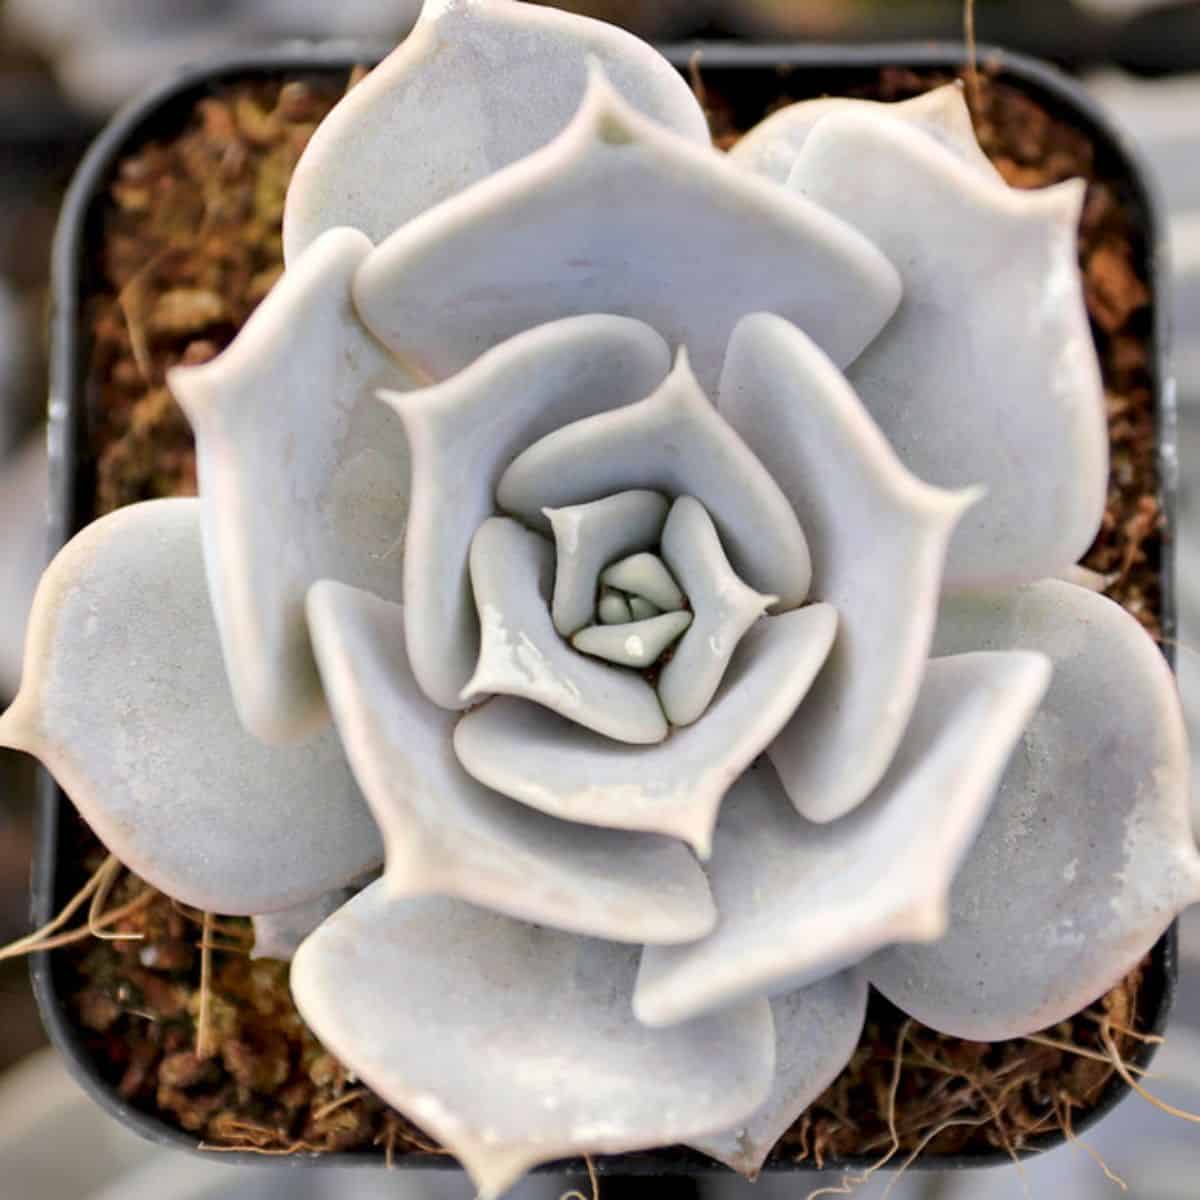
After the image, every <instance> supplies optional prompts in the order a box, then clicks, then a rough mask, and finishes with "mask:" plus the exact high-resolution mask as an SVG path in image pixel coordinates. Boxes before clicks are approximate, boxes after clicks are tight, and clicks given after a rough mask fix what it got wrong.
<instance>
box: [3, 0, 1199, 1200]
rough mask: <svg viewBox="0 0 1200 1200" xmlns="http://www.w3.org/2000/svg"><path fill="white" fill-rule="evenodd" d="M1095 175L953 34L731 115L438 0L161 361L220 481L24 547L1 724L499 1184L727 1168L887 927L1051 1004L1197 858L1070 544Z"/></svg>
mask: <svg viewBox="0 0 1200 1200" xmlns="http://www.w3.org/2000/svg"><path fill="white" fill-rule="evenodd" d="M1082 193H1083V185H1082V184H1081V183H1079V182H1072V183H1069V184H1066V185H1062V186H1059V187H1054V188H1050V189H1048V190H1046V191H1043V192H1035V193H1021V192H1017V191H1013V190H1010V189H1009V188H1008V187H1007V186H1006V185H1005V184H1004V183H1003V182H1002V181H1001V180H1000V178H999V177H998V175H997V174H996V173H995V172H994V171H993V169H992V168H991V167H990V165H989V164H988V162H987V160H986V158H985V157H984V156H983V154H982V152H981V151H980V149H979V147H978V145H977V144H976V143H975V141H974V138H973V134H972V131H971V124H970V118H969V114H968V112H967V109H966V106H965V104H964V102H963V99H962V97H961V95H960V93H959V91H958V90H957V89H956V88H954V87H948V88H943V89H940V90H938V91H935V92H932V93H930V94H928V95H926V96H923V97H921V98H919V99H917V100H913V101H910V102H906V103H902V104H895V105H882V104H874V103H867V102H861V101H847V100H836V99H831V100H822V101H816V102H811V103H803V104H797V105H795V106H793V107H790V108H787V109H784V110H782V111H780V112H778V113H776V114H775V115H773V116H772V117H771V118H769V119H768V120H767V121H765V122H764V123H763V124H762V125H761V126H760V127H758V128H757V129H755V130H753V131H752V132H751V133H750V134H749V135H747V137H746V138H744V139H743V140H742V141H741V142H740V143H739V145H738V146H737V147H736V148H735V150H734V151H733V152H732V154H730V155H729V156H725V155H722V154H720V153H718V152H717V151H716V150H714V149H713V148H712V146H711V144H710V142H709V137H708V132H707V128H706V124H705V119H704V115H703V113H702V111H701V109H700V108H699V106H698V105H697V103H696V101H695V99H694V98H693V96H692V94H691V92H690V91H689V90H688V88H687V87H686V86H685V84H684V83H683V82H682V80H681V79H680V77H679V76H678V75H677V74H676V73H675V71H674V70H673V69H672V68H671V67H670V65H669V64H668V63H667V62H666V61H665V60H663V59H661V58H660V57H659V56H658V55H657V54H656V52H654V51H653V50H652V49H650V48H649V47H648V46H646V45H644V44H642V43H640V42H638V41H636V40H635V39H634V38H632V37H631V36H630V35H628V34H625V33H622V32H620V31H618V30H616V29H613V28H610V27H608V26H605V25H602V24H598V23H596V22H593V21H589V20H586V19H583V18H577V17H573V16H569V15H566V14H563V13H559V12H555V11H553V10H550V9H540V8H533V7H529V6H525V5H518V4H512V3H507V2H504V0H430V3H428V4H427V5H426V7H425V10H424V12H423V14H422V16H421V19H420V21H419V22H418V24H417V27H416V29H415V31H414V33H413V34H412V35H411V37H410V38H409V39H408V40H407V41H405V42H404V43H403V44H402V45H401V46H400V47H399V49H398V50H396V52H395V53H394V54H393V55H392V56H391V57H390V58H388V59H387V60H385V61H384V63H383V64H382V65H381V66H379V67H378V68H377V69H376V70H375V71H374V72H373V73H372V74H371V75H369V76H368V77H367V79H366V80H365V81H364V82H362V83H361V84H359V85H358V86H357V87H356V88H355V89H354V90H353V91H351V92H350V93H349V94H348V95H347V97H346V98H345V99H344V100H343V101H342V102H341V103H340V104H339V106H338V107H337V108H335V109H334V111H333V112H332V114H331V115H330V116H329V117H328V118H327V120H326V121H325V122H324V123H323V124H322V126H321V127H320V128H319V129H318V131H317V133H316V134H315V136H314V138H313V140H312V142H311V143H310V145H309V147H308V149H307V151H306V152H305V155H304V157H303V159H302V160H301V162H300V164H299V167H298V169H297V171H296V174H295V177H294V180H293V183H292V186H291V190H290V191H289V194H288V199H287V207H286V212H285V216H284V244H285V251H286V256H287V269H286V272H285V274H284V276H283V278H282V280H281V282H280V283H279V284H278V285H277V287H276V288H275V290H274V291H273V292H272V293H271V294H270V295H269V296H268V297H267V299H266V300H265V301H264V302H263V304H262V305H261V307H260V308H259V309H258V311H256V312H255V314H254V315H253V317H252V318H251V320H250V321H249V323H248V324H247V325H246V327H245V328H244V330H243V331H242V332H241V334H240V335H239V336H238V338H237V339H236V341H235V342H234V343H233V345H232V346H231V347H230V348H229V349H228V350H227V351H226V352H225V353H224V354H222V355H221V356H220V357H218V358H217V359H215V360H214V361H212V362H210V363H207V364H205V365H203V366H199V367H190V368H180V369H177V370H176V371H175V372H174V374H173V375H172V377H171V379H170V384H171V387H172V388H173V389H174V391H175V394H176V395H177V396H178V398H179V399H180V401H181V403H182V404H183V406H184V408H185V410H186V411H187V413H188V415H189V417H190V419H191V421H192V424H193V426H194V428H195V432H196V438H197V452H198V467H199V481H200V495H199V498H198V499H194V500H192V499H185V500H166V501H152V502H148V503H144V504H138V505H134V506H131V507H129V508H126V509H123V510H120V511H118V512H116V513H114V514H112V515H110V516H108V517H106V518H104V519H102V520H100V521H97V522H95V523H94V524H92V525H90V526H88V527H87V528H86V529H85V530H84V531H83V532H82V533H81V534H79V535H78V536H77V537H76V538H75V539H74V540H73V541H72V542H71V543H70V544H69V545H68V546H67V547H66V548H65V549H64V550H63V551H62V552H61V553H60V554H59V555H58V557H57V558H56V560H55V561H54V563H53V564H52V565H51V567H50V568H49V569H48V571H47V573H46V575H45V577H44V579H43V582H42V584H41V588H40V590H39V593H38V598H37V602H36V608H35V614H34V617H33V620H32V625H31V633H30V641H29V646H28V653H27V659H26V674H25V678H24V681H23V686H22V689H21V692H20V695H19V697H18V699H17V701H16V703H15V704H14V706H13V708H12V709H11V710H10V711H9V712H8V713H7V714H5V716H4V717H3V718H2V719H0V741H3V742H4V743H5V744H8V745H12V746H17V747H20V748H23V749H26V750H29V751H31V752H33V753H35V754H37V755H38V756H39V757H41V758H42V759H43V761H44V762H46V764H47V765H48V766H49V767H50V768H51V770H52V771H53V772H54V773H55V775H56V777H57V778H58V779H59V780H60V782H61V783H62V784H63V786H64V787H65V789H66V791H67V792H68V793H69V795H70V796H71V798H72V799H73V800H74V802H75V804H76V805H77V806H78V807H79V809H80V810H81V812H82V813H83V815H84V816H85V817H86V819H87V820H88V821H89V823H90V824H91V825H92V826H93V828H94V829H95V830H96V832H97V833H98V835H99V836H100V837H101V839H102V840H103V841H104V842H105V843H106V844H107V845H108V846H109V847H110V849H111V850H112V851H113V852H115V853H116V854H117V855H118V856H119V857H120V858H121V859H122V861H124V862H125V863H126V864H127V865H129V866H130V867H131V868H132V869H134V870H135V871H137V872H138V873H139V874H141V875H142V876H144V877H145V878H146V879H148V880H149V881H151V882H152V883H154V884H155V885H157V886H158V887H160V888H162V889H163V890H165V891H166V892H168V893H170V894H171V895H174V896H176V897H178V898H180V899H181V900H184V901H187V902H189V903H191V904H194V905H197V906H199V907H202V908H204V909H207V910H212V911H219V912H222V913H227V914H251V915H255V916H256V918H257V919H259V925H260V934H261V936H263V937H264V938H267V937H269V938H270V946H271V948H272V949H275V950H281V949H282V948H283V947H285V946H286V944H287V943H288V942H289V941H300V940H301V939H302V941H301V944H300V946H299V949H298V951H297V952H296V955H295V958H294V961H293V966H292V987H293V992H294V995H295V998H296V1001H297V1003H298V1005H299V1007H300V1009H301V1011H302V1013H303V1014H304V1016H305V1017H306V1019H307V1021H308V1022H309V1023H310V1025H311V1026H312V1028H313V1029H314V1031H315V1032H316V1033H317V1035H318V1036H319V1037H320V1038H321V1039H322V1040H323V1041H324V1042H325V1044H326V1045H327V1046H328V1047H329V1049H330V1050H331V1051H332V1052H333V1053H334V1054H336V1055H337V1056H338V1057H340V1058H341V1059H342V1060H343V1061H344V1062H345V1063H346V1064H347V1065H348V1066H349V1067H350V1068H351V1069H352V1070H353V1071H354V1072H355V1073H356V1074H357V1075H359V1076H360V1077H361V1078H363V1079H364V1080H366V1081H367V1082H368V1083H370V1084H371V1085H372V1087H374V1088H375V1089H376V1090H377V1091H378V1092H379V1093H380V1094H381V1095H382V1096H383V1097H384V1098H386V1099H387V1100H388V1101H389V1102H390V1103H391V1104H393V1105H395V1106H396V1107H397V1108H398V1109H399V1110H400V1111H402V1112H403V1113H405V1114H406V1115H407V1116H408V1117H410V1118H411V1119H412V1120H413V1121H415V1122H417V1123H418V1124H420V1125H422V1126H423V1127H424V1128H425V1129H427V1130H428V1131H429V1132H430V1133H431V1134H433V1135H434V1136H436V1137H437V1138H439V1139H440V1140H441V1141H442V1142H443V1144H445V1145H446V1146H447V1147H448V1148H449V1149H450V1150H452V1151H453V1152H454V1153H455V1154H456V1155H458V1156H459V1158H460V1159H461V1160H462V1161H463V1163H464V1164H465V1166H466V1167H467V1169H468V1170H469V1172H470V1173H471V1175H472V1176H473V1178H474V1179H475V1181H476V1182H477V1183H478V1184H479V1186H480V1188H481V1190H482V1191H483V1192H484V1194H486V1195H495V1194H497V1193H499V1192H501V1191H502V1190H503V1189H504V1188H505V1187H506V1186H508V1185H509V1184H510V1183H512V1182H513V1181H514V1179H516V1178H517V1177H518V1176H519V1175H520V1174H521V1172H523V1171H524V1170H526V1169H527V1168H529V1167H530V1166H532V1165H533V1164H535V1163H539V1162H543V1161H546V1160H549V1159H553V1158H557V1157H561V1156H564V1155H567V1154H576V1153H581V1152H587V1153H599V1152H616V1151H622V1150H627V1149H633V1148H640V1147H650V1146H657V1145H662V1144H669V1143H675V1142H680V1141H683V1142H687V1143H690V1144H691V1145H693V1146H697V1147H700V1148H702V1149H704V1150H705V1151H707V1152H708V1153H710V1154H712V1155H714V1156H716V1157H717V1158H719V1159H722V1160H723V1161H725V1162H728V1163H730V1164H732V1165H733V1166H735V1167H737V1168H738V1169H740V1170H743V1171H745V1172H747V1173H753V1172H755V1171H756V1170H757V1168H758V1167H759V1166H760V1165H761V1163H762V1161H763V1159H764V1158H765V1156H766V1155H767V1153H768V1152H769V1150H770V1148H771V1146H772V1144H773V1143H774V1141H775V1140H776V1138H777V1137H778V1135H779V1134H780V1132H781V1131H782V1130H783V1129H784V1128H785V1127H786V1126H787V1125H788V1124H790V1123H791V1122H792V1120H793V1119H794V1118H795V1117H796V1116H797V1115H798V1114H799V1113H800V1112H801V1111H802V1110H803V1108H804V1107H805V1106H806V1105H807V1104H808V1103H810V1102H811V1100H812V1099H813V1098H814V1097H815V1096H816V1095H817V1094H818V1093H819V1092H820V1091H821V1090H822V1088H823V1087H824V1086H825V1085H826V1084H827V1083H828V1081H829V1080H830V1079H831V1078H832V1077H833V1076H834V1075H836V1073H837V1072H838V1071H839V1070H840V1069H841V1067H842V1066H843V1065H844V1064H845V1062H846V1060H847V1058H848V1057H849V1055H850V1053H851V1051H852V1049H853V1047H854V1045H855V1043H856V1041H857V1038H858V1036H859V1033H860V1031H861V1028H862V1024H863V1017H864V1011H865V1005H866V999H867V985H868V981H869V982H870V983H872V984H874V985H875V986H876V987H877V988H879V989H880V990H881V991H882V992H883V993H884V994H885V995H886V996H888V997H889V998H890V999H891V1000H893V1001H894V1002H895V1003H896V1004H898V1005H899V1006H901V1007H902V1008H903V1009H905V1010H906V1011H907V1012H909V1013H911V1014H912V1015H913V1016H914V1017H916V1018H918V1019H920V1020H921V1021H924V1022H926V1023H927V1024H929V1025H931V1026H933V1027H934V1028H936V1029H939V1030H942V1031H945V1032H948V1033H951V1034H954V1035H958V1036H962V1037H967V1038H978V1039H985V1040H986V1039H994V1038H1003V1037H1008V1036H1014V1035H1017V1034H1021V1033H1025V1032H1029V1031H1032V1030H1034V1029H1038V1028H1041V1027H1044V1026H1046V1025H1048V1024H1051V1023H1053V1022H1056V1021H1059V1020H1061V1019H1063V1018H1065V1017H1067V1016H1069V1015H1071V1014H1073V1013H1074V1012H1076V1011H1077V1010H1078V1009H1080V1008H1081V1007H1083V1006H1085V1005H1087V1004H1089V1003H1090V1002H1092V1001H1093V1000H1094V999H1095V998H1096V997H1097V996H1099V995H1101V994H1102V993H1103V992H1104V991H1105V990H1107V989H1108V988H1109V987H1111V986H1112V985H1113V984H1114V983H1116V982H1117V981H1118V980H1119V979H1120V978H1121V977H1122V975H1123V974H1124V973H1126V972H1127V971H1128V970H1129V969H1130V968H1132V967H1133V966H1134V965H1135V963H1136V962H1137V961H1138V959H1139V958H1140V957H1141V956H1142V955H1143V954H1144V953H1145V951H1146V950H1147V948H1148V947H1149V946H1150V945H1151V944H1152V943H1153V942H1154V940H1155V939H1156V938H1157V937H1158V936H1159V935H1160V934H1161V932H1162V931H1163V929H1164V928H1165V927H1166V926H1167V924H1168V923H1169V922H1170V920H1171V919H1172V917H1173V915H1174V914H1175V913H1176V912H1177V911H1178V910H1179V909H1181V908H1182V907H1184V906H1186V905H1187V904H1189V903H1191V902H1192V901H1193V900H1195V899H1196V898H1197V896H1198V895H1200V859H1198V857H1197V854H1196V851H1195V848H1194V846H1193V843H1192V841H1191V837H1190V833H1189V830H1188V824H1187V799H1188V797H1187V779H1188V755H1187V745H1186V739H1185V735H1184V727H1183V721H1182V717H1181V714H1180V709H1179V703H1178V699H1177V696H1176V692H1175V688H1174V684H1173V680H1172V677H1171V675H1170V673H1169V671H1168V668H1167V666H1166V664H1165V662H1164V660H1163V659H1162V657H1161V655H1160V654H1159V652H1158V650H1157V648H1156V646H1155V645H1154V643H1153V642H1152V641H1151V639H1150V638H1149V637H1148V636H1147V634H1146V633H1145V632H1144V631H1143V630H1142V629H1141V627H1140V626H1139V625H1138V624H1137V622H1136V621H1135V620H1134V619H1133V618H1132V617H1130V616H1129V615H1127V614H1126V613H1125V612H1124V611H1123V610H1122V609H1120V608H1119V607H1118V606H1117V605H1115V604H1113V603H1112V602H1110V601H1109V600H1107V599H1105V598H1104V597H1102V596H1100V595H1099V594H1097V593H1096V592H1094V591H1092V590H1089V589H1088V588H1086V587H1082V586H1079V585H1077V584H1076V583H1072V582H1066V581H1064V580H1063V579H1062V578H1061V577H1062V576H1064V575H1066V574H1069V573H1070V572H1071V571H1072V568H1073V565H1074V564H1075V563H1076V562H1077V560H1078V559H1079V558H1080V556H1081V555H1082V554H1083V553H1084V552H1085V551H1086V549H1087V547H1088V545H1089V543H1090V542H1091V540H1092V538H1093V537H1094V535H1095V532H1096V530H1097V528H1098V525H1099V522H1100V520H1101V517H1102V515H1103V509H1104V502H1105V480H1106V470H1107V440H1106V431H1105V422H1104V413H1103V401H1102V391H1101V384H1100V378H1099V370H1098V366H1097V362H1096V359H1095V354H1094V350H1093V347H1092V342H1091V338H1090V334H1089V329H1088V322H1087V318H1086V315H1085V310H1084V307H1083V301H1082V296H1081V288H1080V281H1079V277H1078V269H1077V265H1076V251H1075V229H1076V224H1077V220H1078V216H1079V210H1080V204H1081V200H1082ZM381 859H382V860H383V861H384V863H385V869H384V873H383V875H382V877H381V878H380V879H378V880H377V881H376V882H373V883H371V884H369V885H368V886H366V887H365V889H363V890H361V891H359V892H358V893H357V894H356V895H354V897H353V898H352V899H350V900H349V901H348V902H347V901H346V895H347V893H346V892H344V891H341V890H340V889H343V888H345V887H346V886H347V885H348V884H350V883H351V881H353V880H354V879H355V878H356V877H358V876H360V875H361V874H362V873H363V872H364V871H369V870H370V869H372V868H373V867H374V866H376V865H377V864H378V863H379V861H380V860H381ZM314 926H315V928H313V927H314ZM310 930H311V932H309V931H310Z"/></svg>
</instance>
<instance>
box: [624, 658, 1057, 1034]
mask: <svg viewBox="0 0 1200 1200" xmlns="http://www.w3.org/2000/svg"><path fill="white" fill-rule="evenodd" d="M1048 675H1049V666H1048V664H1047V661H1046V659H1045V657H1044V656H1043V655H1040V654H1031V653H1008V654H961V655H955V656H953V657H949V658H942V659H934V660H932V661H931V662H930V664H929V669H928V671H927V672H926V675H925V680H924V682H923V683H922V686H921V693H920V695H919V696H918V698H917V706H916V709H915V710H914V712H913V716H912V720H911V721H910V723H909V727H908V729H907V731H906V732H905V735H904V740H903V741H902V742H901V744H900V748H899V749H898V751H897V752H896V756H895V758H894V759H893V761H892V765H891V767H890V768H889V769H888V773H887V774H886V775H885V776H884V778H883V780H882V782H881V783H880V785H879V787H878V788H877V789H876V790H875V792H874V793H873V794H872V796H871V797H870V799H868V800H867V802H866V803H865V804H863V805H861V806H860V807H859V808H858V809H856V810H855V811H854V812H853V813H851V814H850V815H849V816H847V817H843V818H842V819H841V820H840V821H835V822H832V823H831V824H827V825H814V824H812V823H811V822H809V821H806V820H805V819H804V818H803V817H801V816H799V815H798V814H797V813H796V812H795V810H794V809H793V808H792V806H791V805H790V804H789V803H788V800H787V796H786V794H785V793H784V791H783V788H782V787H781V786H780V783H779V778H778V776H777V775H776V773H775V770H774V768H772V767H771V766H770V765H769V764H768V763H765V762H764V763H760V764H758V765H756V766H755V767H754V768H753V769H752V770H750V771H749V772H747V773H746V774H745V775H743V776H742V778H741V779H740V780H739V781H738V782H737V784H736V785H735V786H734V787H733V788H732V789H731V791H730V794H729V796H728V798H727V800H726V803H725V805H724V808H723V810H722V815H721V820H720V821H719V823H718V825H717V831H716V836H715V841H714V848H713V856H712V860H711V862H710V864H709V880H710V882H711V884H712V887H713V894H714V895H715V897H716V901H717V907H718V909H719V911H720V913H721V920H720V923H719V924H718V926H717V928H716V929H715V930H714V931H713V933H711V934H710V935H709V936H708V937H707V938H705V939H703V940H702V941H698V942H694V943H692V944H690V945H687V946H672V947H659V946H648V947H647V948H646V952H645V954H644V955H643V958H642V968H641V973H640V974H639V976H638V988H637V993H636V995H635V997H634V1011H635V1012H636V1013H637V1014H638V1017H639V1018H640V1019H641V1020H643V1021H646V1022H647V1023H648V1024H651V1025H668V1024H671V1023H672V1022H674V1021H682V1020H687V1019H689V1018H690V1017H694V1016H696V1015H697V1014H699V1013H703V1012H710V1011H712V1010H714V1009H717V1008H720V1007H721V1006H722V1005H725V1004H730V1003H733V1002H735V1001H737V1000H739V999H741V998H742V997H744V996H748V995H763V994H773V993H779V992H783V991H788V990H790V989H791V988H795V987H800V986H803V985H805V984H808V983H813V982H815V981H816V980H818V979H823V978H825V977H826V976H827V975H830V974H832V973H833V972H835V971H839V970H842V969H843V968H845V967H849V966H852V965H854V964H855V963H857V962H859V961H861V960H862V959H863V958H864V957H866V956H867V955H868V954H870V953H871V952H872V951H873V950H876V949H878V948H879V947H880V946H886V945H888V944H890V943H893V942H907V941H921V942H928V941H931V940H933V939H935V938H937V937H939V936H940V935H941V933H942V932H944V930H945V929H946V922H947V919H948V912H947V907H948V906H947V900H948V895H949V890H950V884H951V881H952V880H953V878H954V874H955V871H956V870H957V869H958V866H959V864H960V863H961V862H962V860H963V856H964V855H965V854H966V853H967V851H968V850H969V849H970V846H971V842H972V841H973V839H974V838H975V835H976V833H977V832H978V830H979V827H980V824H981V823H982V821H983V819H984V816H985V815H986V813H987V810H988V806H989V804H990V803H991V801H992V797H993V795H994V793H995V789H996V784H997V782H998V781H999V779H1000V775H1001V773H1002V772H1003V770H1004V765H1005V763H1006V761H1007V760H1008V757H1009V755H1010V753H1011V752H1012V749H1013V746H1014V745H1015V744H1016V742H1017V739H1018V738H1019V737H1020V735H1021V731H1022V729H1023V728H1024V727H1025V724H1026V723H1027V722H1028V720H1029V718H1030V715H1031V714H1032V712H1033V710H1034V708H1035V707H1036V706H1037V703H1038V700H1039V699H1040V698H1041V696H1042V694H1043V692H1044V691H1045V688H1046V682H1047V678H1048ZM701 724H703V723H701ZM1020 878H1021V879H1022V880H1024V878H1025V874H1024V872H1022V873H1021V875H1020Z"/></svg>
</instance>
